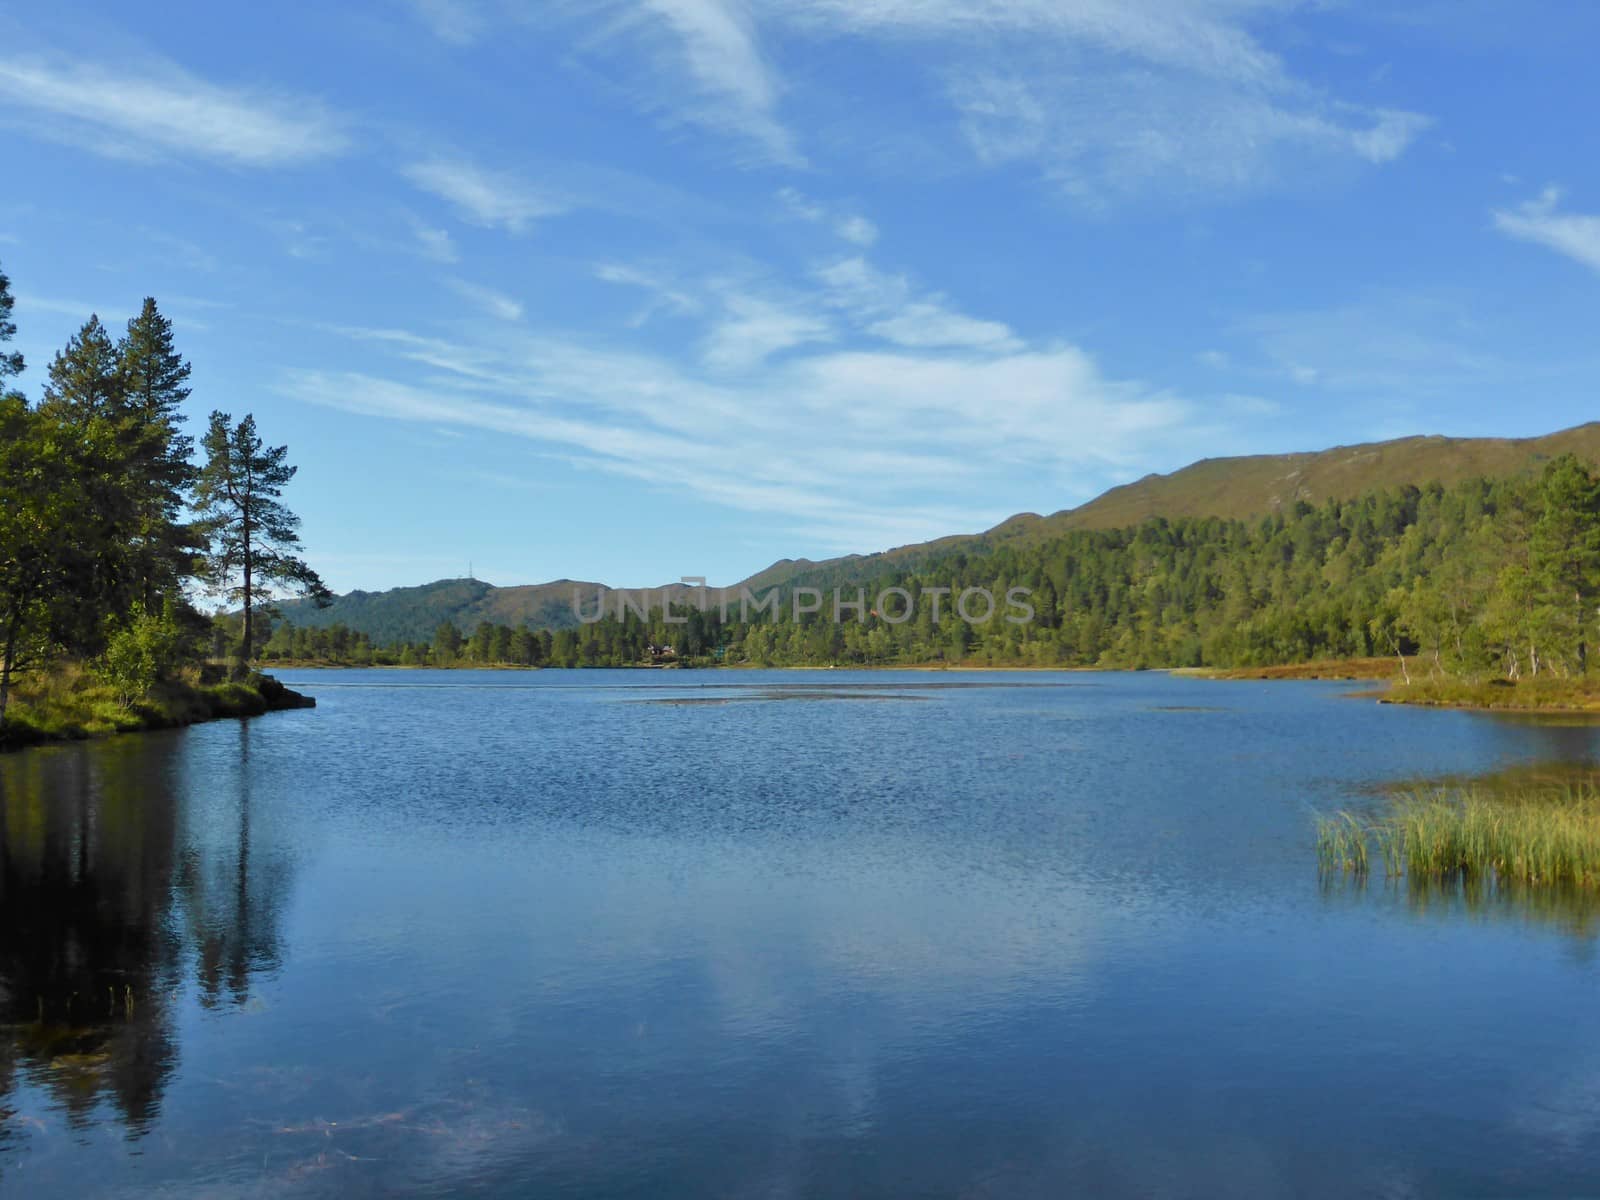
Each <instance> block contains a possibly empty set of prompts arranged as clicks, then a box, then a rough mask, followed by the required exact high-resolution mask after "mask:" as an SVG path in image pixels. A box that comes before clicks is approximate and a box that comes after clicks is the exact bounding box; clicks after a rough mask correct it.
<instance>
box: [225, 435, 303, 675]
mask: <svg viewBox="0 0 1600 1200" xmlns="http://www.w3.org/2000/svg"><path fill="white" fill-rule="evenodd" d="M202 445H203V446H204V448H205V452H206V463H205V466H204V467H202V468H201V470H200V475H199V480H198V482H197V484H196V487H195V510H196V512H197V513H198V514H199V515H200V529H201V531H202V532H203V533H204V535H205V537H206V539H207V543H208V545H209V547H210V549H209V553H208V556H207V568H208V575H209V577H210V580H211V583H212V586H213V587H214V588H216V589H217V590H218V591H219V592H221V593H222V595H224V596H225V597H227V598H228V599H229V600H231V601H233V602H235V603H238V604H239V605H240V606H241V609H242V614H243V622H242V630H241V634H242V640H241V643H240V647H239V659H240V665H241V667H243V666H246V665H248V663H249V661H250V659H251V658H252V657H253V656H254V655H255V652H256V646H255V632H256V627H255V616H256V613H257V611H258V610H265V611H266V612H267V613H268V614H270V611H271V610H270V606H269V605H267V604H266V603H264V602H265V601H267V600H268V599H269V598H270V597H271V596H272V594H273V592H274V590H275V589H276V588H279V587H286V588H288V589H290V590H292V591H295V592H298V593H299V594H301V595H303V596H308V597H310V598H312V599H314V600H317V601H319V602H323V601H326V600H327V599H328V598H330V596H331V593H330V592H329V591H328V589H327V588H326V587H325V586H324V585H323V582H322V580H321V579H320V578H318V576H317V573H316V572H315V571H313V570H312V569H311V568H310V567H309V566H308V565H306V563H305V561H304V560H302V559H301V558H300V557H299V556H298V553H297V552H298V551H299V549H300V534H299V532H298V530H299V525H300V518H299V517H297V516H295V515H294V513H292V512H290V511H289V509H288V507H287V506H286V505H285V504H284V503H283V502H282V500H281V499H280V497H281V496H282V495H283V488H284V486H285V485H286V484H287V483H288V482H289V481H290V480H291V479H293V478H294V475H295V470H296V468H295V467H293V466H290V465H289V463H288V461H287V459H288V453H289V450H288V447H287V446H276V447H268V446H266V445H265V444H264V443H263V442H262V440H261V437H260V435H259V434H257V433H256V420H255V417H254V416H252V415H250V414H248V413H247V414H246V415H245V417H244V419H243V420H241V421H240V422H239V423H238V424H237V425H233V424H231V418H230V417H229V416H228V414H227V413H223V412H213V413H212V414H211V423H210V427H209V428H208V429H207V430H206V435H205V439H204V441H203V443H202Z"/></svg>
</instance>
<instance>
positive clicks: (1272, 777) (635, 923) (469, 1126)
mask: <svg viewBox="0 0 1600 1200" xmlns="http://www.w3.org/2000/svg"><path fill="white" fill-rule="evenodd" d="M281 676H282V678H283V679H284V680H285V682H287V683H289V684H290V685H291V686H293V687H296V688H299V689H301V690H303V691H307V692H309V693H311V694H312V695H314V696H315V697H316V699H317V702H318V706H319V707H318V708H317V709H315V710H313V711H301V712H287V713H277V714H272V715H269V716H267V717H263V718H260V719H258V720H254V721H248V722H235V721H222V722H216V723H212V724H208V725H202V726H196V727H194V728H191V729H188V730H181V731H175V732H171V733H161V734H147V735H136V736H130V737H124V738H119V739H111V740H107V741H103V742H98V743H94V744H84V745H77V746H69V747H62V748H51V749H45V750H36V751H28V752H25V753H21V754H14V755H10V756H6V757H4V758H0V839H3V841H0V927H3V928H0V1006H3V1008H0V1023H3V1024H4V1029H3V1030H0V1194H4V1195H7V1196H10V1195H17V1196H28V1197H38V1198H42V1197H54V1196H63V1197H66V1196H70V1197H74V1198H78V1197H85V1196H118V1197H123V1196H146V1195H148V1196H157V1195H159V1196H172V1195H204V1196H207V1197H234V1196H240V1197H243V1196H249V1197H275V1196H285V1197H300V1196H315V1197H321V1196H329V1197H333V1196H338V1197H346V1196H378V1195H392V1194H396V1193H401V1192H404V1193H408V1194H420V1195H458V1194H466V1195H485V1196H539V1197H562V1196H573V1197H576V1196H583V1197H624V1196H627V1197H677V1196H685V1197H691V1196H692V1197H700V1196H710V1197H800V1196H824V1197H832V1196H892V1197H912V1196H927V1197H935V1196H939V1197H944V1196H948V1197H1017V1196H1039V1197H1059V1196H1064V1195H1084V1196H1096V1197H1119V1196H1129V1197H1133V1196H1139V1197H1145V1196H1174V1197H1178V1196H1183V1197H1187V1196H1193V1197H1215V1196H1222V1195H1227V1196H1263V1197H1265V1196H1287V1195H1295V1196H1328V1197H1350V1196H1356V1195H1375V1196H1386V1197H1408V1196H1429V1197H1434V1196H1489V1195H1516V1196H1519V1197H1534V1196H1570V1195H1573V1194H1577V1193H1590V1194H1593V1193H1595V1192H1597V1191H1600V961H1597V957H1596V945H1597V941H1596V935H1597V932H1600V921H1596V920H1595V919H1594V914H1593V913H1591V912H1588V911H1575V910H1571V909H1568V908H1564V907H1562V906H1560V905H1544V906H1530V905H1528V904H1526V903H1519V902H1514V901H1511V900H1493V899H1491V900H1482V899H1476V898H1473V897H1467V896H1462V895H1458V894H1448V893H1446V894H1439V893H1434V894H1427V893H1420V892H1413V891H1411V890H1410V889H1408V888H1407V887H1406V886H1405V885H1404V884H1403V883H1392V882H1387V881H1384V880H1383V879H1381V878H1374V879H1373V880H1372V881H1371V882H1370V883H1368V884H1367V885H1366V886H1365V887H1360V886H1356V885H1353V884H1350V883H1347V882H1345V881H1342V880H1324V879H1320V878H1319V875H1318V870H1317V863H1316V856H1315V848H1314V842H1315V837H1314V827H1313V821H1314V814H1315V813H1316V812H1318V811H1331V810H1333V809H1336V808H1341V807H1351V806H1355V807H1372V806H1376V805H1379V804H1380V803H1381V797H1380V796H1379V794H1378V793H1379V789H1381V788H1382V787H1384V786H1385V785H1388V784H1392V783H1393V782H1395V781H1397V780H1416V779H1437V778H1441V777H1444V776H1455V775H1474V774H1482V773H1488V772H1493V771H1501V770H1506V769H1509V768H1518V767H1526V766H1534V765H1540V764H1545V765H1550V766H1552V767H1560V768H1569V767H1585V766H1592V765H1593V764H1594V763H1595V760H1596V759H1597V758H1600V728H1597V727H1596V726H1594V725H1585V724H1581V723H1550V722H1537V721H1531V720H1515V719H1504V718H1494V717H1490V716H1485V715H1480V714H1471V713H1462V712H1446V711H1432V710H1416V709H1405V708H1397V707H1390V706H1380V705H1378V704H1375V703H1373V702H1372V701H1371V700H1370V699H1361V698H1353V697H1352V696H1351V695H1350V693H1351V692H1352V691H1354V690H1356V687H1357V686H1358V685H1351V684H1340V683H1317V682H1293V683H1291V682H1273V683H1249V682H1220V681H1205V680H1198V679H1186V678H1177V677H1171V676H1167V675H1163V674H1086V673H1075V674H1068V673H1061V674H1054V673H1009V674H1001V673H993V674H990V673H980V672H960V673H955V672H853V671H803V672H801V671H795V672H789V671H737V672H735V671H727V672H710V671H656V672H651V671H632V672H627V671H553V670H552V671H542V672H530V673H522V672H473V671H448V672H433V671H285V672H281Z"/></svg>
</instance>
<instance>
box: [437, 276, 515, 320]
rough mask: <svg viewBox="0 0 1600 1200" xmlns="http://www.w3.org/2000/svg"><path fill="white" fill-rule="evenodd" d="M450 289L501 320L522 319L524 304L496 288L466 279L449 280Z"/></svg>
mask: <svg viewBox="0 0 1600 1200" xmlns="http://www.w3.org/2000/svg"><path fill="white" fill-rule="evenodd" d="M449 283H450V289H451V290H452V291H453V292H455V294H456V295H458V296H460V297H461V298H462V299H464V300H467V301H469V302H470V303H472V304H473V305H475V306H476V307H477V308H478V309H480V310H482V311H483V312H484V313H487V314H488V315H489V316H491V317H495V318H497V319H499V320H501V321H520V320H522V305H521V303H520V302H518V301H517V300H515V299H513V298H512V297H510V296H508V295H506V294H505V293H504V292H497V291H495V289H494V288H489V287H483V286H482V285H480V284H476V283H468V282H467V281H466V280H464V279H452V280H450V281H449Z"/></svg>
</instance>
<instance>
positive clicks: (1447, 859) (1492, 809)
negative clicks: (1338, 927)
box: [1317, 784, 1600, 890]
mask: <svg viewBox="0 0 1600 1200" xmlns="http://www.w3.org/2000/svg"><path fill="white" fill-rule="evenodd" d="M1317 856H1318V861H1319V862H1320V863H1321V865H1322V868H1323V869H1324V870H1325V871H1332V872H1344V873H1348V874H1356V875H1364V874H1366V873H1367V871H1368V870H1369V864H1370V862H1371V861H1372V860H1373V859H1377V860H1379V861H1381V862H1382V863H1383V865H1384V869H1385V872H1386V873H1387V874H1389V875H1406V876H1409V877H1410V878H1411V879H1413V880H1428V881H1457V880H1459V881H1462V882H1465V883H1469V884H1475V883H1489V884H1493V885H1498V886H1513V887H1533V888H1564V889H1584V890H1589V889H1600V790H1597V789H1596V788H1595V787H1594V786H1593V785H1592V784H1590V785H1581V786H1567V787H1557V788H1540V789H1526V790H1521V791H1513V792H1507V793H1503V794H1500V793H1493V792H1485V791H1482V790H1479V789H1475V788H1456V789H1434V790H1423V791H1415V792H1410V793H1406V794H1402V795H1401V796H1399V797H1398V798H1397V799H1396V801H1395V804H1394V808H1393V810H1392V811H1391V812H1390V813H1389V814H1387V815H1385V816H1381V817H1378V818H1376V819H1373V820H1369V821H1364V820H1362V819H1360V818H1358V817H1356V816H1354V815H1353V814H1351V813H1348V812H1341V813H1338V814H1335V815H1334V816H1330V817H1324V818H1322V819H1321V820H1320V821H1319V822H1318V827H1317Z"/></svg>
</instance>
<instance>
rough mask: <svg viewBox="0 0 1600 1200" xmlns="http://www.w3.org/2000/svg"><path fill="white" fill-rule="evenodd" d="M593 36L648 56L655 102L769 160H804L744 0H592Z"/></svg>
mask: <svg viewBox="0 0 1600 1200" xmlns="http://www.w3.org/2000/svg"><path fill="white" fill-rule="evenodd" d="M582 7H583V8H584V9H586V10H588V13H589V16H590V24H591V26H593V27H596V28H598V31H599V32H598V33H596V34H593V35H592V36H591V39H590V40H591V44H622V45H627V46H631V47H633V48H634V49H636V50H637V51H638V52H639V53H640V54H641V55H642V56H643V58H644V60H645V62H646V69H645V71H644V72H643V73H640V72H638V69H637V67H632V68H630V70H631V71H632V72H633V79H634V80H635V81H636V82H637V81H642V86H643V88H644V96H643V98H644V99H645V101H646V103H647V104H648V106H649V107H650V108H651V109H653V110H654V111H656V112H658V113H662V114H664V115H670V116H671V118H672V119H673V120H676V121H682V122H688V123H691V124H695V125H699V126H701V127H703V128H706V129H710V130H713V131H716V132H718V133H721V134H724V135H726V136H730V137H733V138H736V139H738V140H739V141H740V142H741V143H742V144H743V145H744V146H745V147H746V148H747V149H748V150H750V151H753V152H754V154H755V156H756V158H757V159H758V160H759V161H761V162H763V163H775V164H779V165H783V166H791V167H794V166H802V165H804V161H805V160H804V156H803V155H802V154H801V153H800V151H799V148H798V147H797V146H796V144H795V140H794V138H793V136H792V135H791V134H790V132H789V130H788V129H787V128H786V127H785V126H784V124H783V123H782V121H781V120H780V119H779V117H778V101H779V96H780V94H781V92H782V87H781V84H780V82H779V79H778V75H777V73H776V71H775V70H774V69H773V68H772V67H771V65H770V64H769V63H768V61H767V56H766V54H765V52H764V51H763V49H762V46H761V40H760V35H759V31H758V29H757V23H756V19H755V15H754V13H753V12H752V10H751V8H750V6H749V5H748V4H747V3H745V2H744V0H587V2H586V3H584V4H583V5H582Z"/></svg>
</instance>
